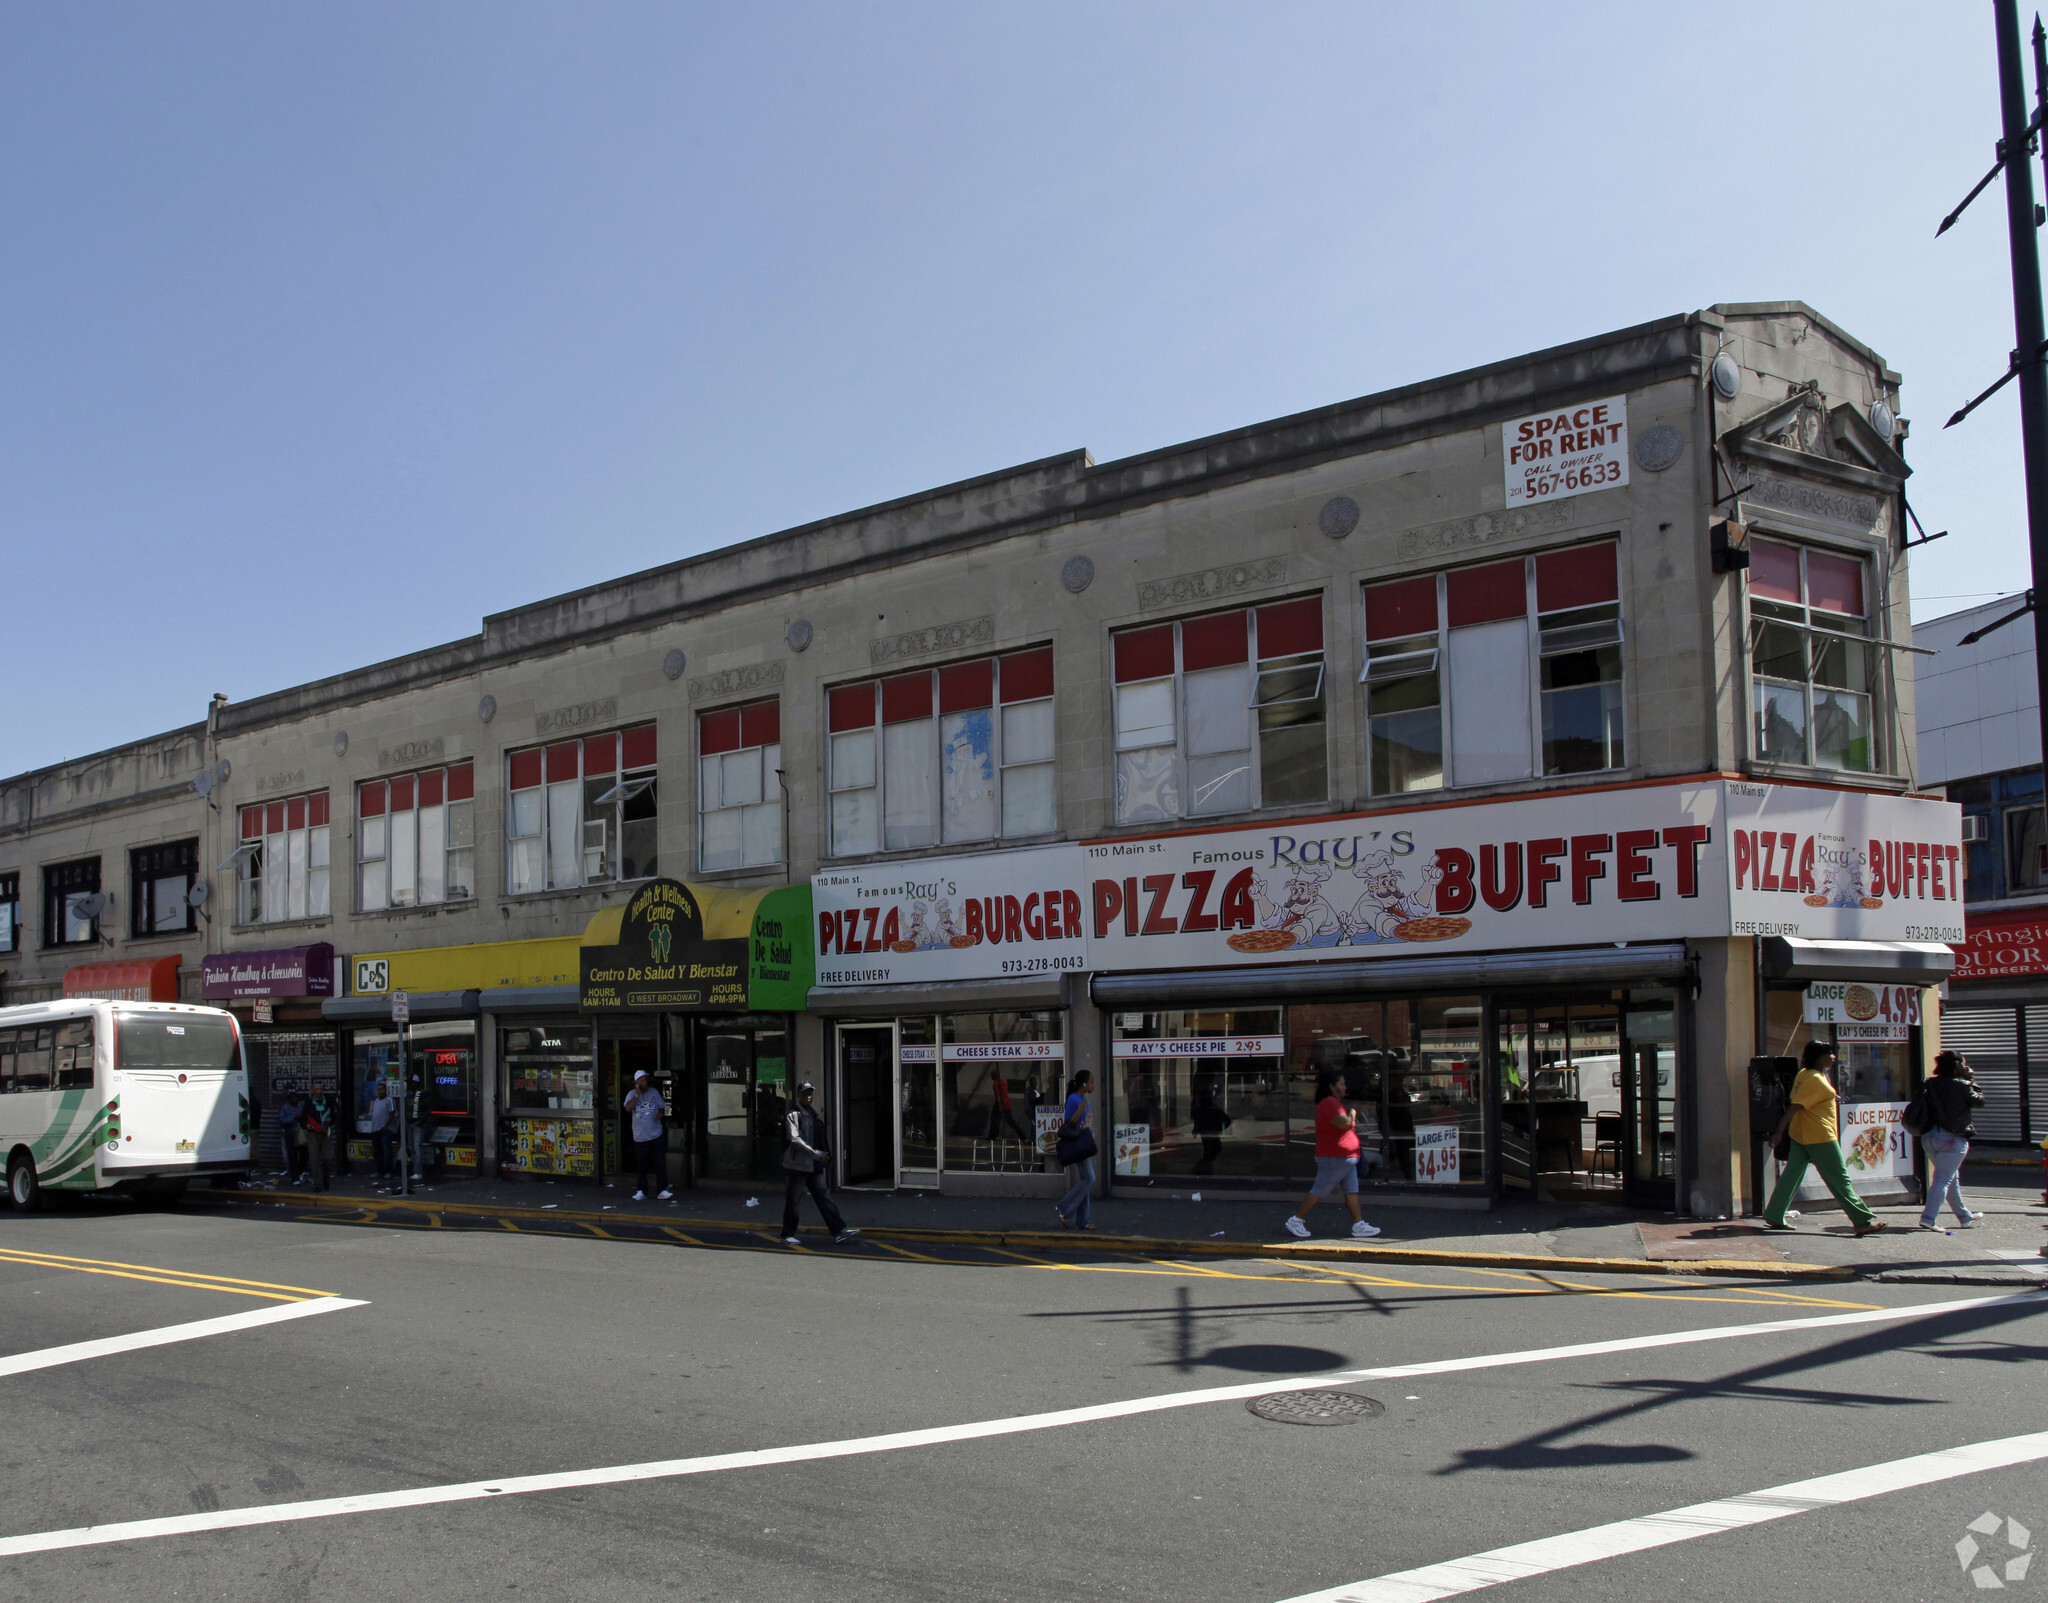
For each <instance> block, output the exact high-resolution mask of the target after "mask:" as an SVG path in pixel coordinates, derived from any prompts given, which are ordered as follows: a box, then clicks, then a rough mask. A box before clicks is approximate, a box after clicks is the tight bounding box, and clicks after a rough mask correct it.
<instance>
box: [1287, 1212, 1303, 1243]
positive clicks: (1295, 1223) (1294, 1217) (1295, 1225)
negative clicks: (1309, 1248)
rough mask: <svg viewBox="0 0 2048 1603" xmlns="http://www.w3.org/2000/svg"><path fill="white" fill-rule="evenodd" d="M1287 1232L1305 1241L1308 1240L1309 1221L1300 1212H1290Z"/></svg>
mask: <svg viewBox="0 0 2048 1603" xmlns="http://www.w3.org/2000/svg"><path fill="white" fill-rule="evenodd" d="M1287 1233H1288V1234H1289V1235H1290V1236H1299V1237H1300V1238H1301V1239H1302V1240H1303V1241H1306V1240H1308V1221H1307V1220H1306V1219H1304V1218H1302V1216H1301V1215H1300V1214H1298V1213H1290V1214H1289V1215H1288V1216H1287Z"/></svg>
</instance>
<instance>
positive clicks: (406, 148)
mask: <svg viewBox="0 0 2048 1603" xmlns="http://www.w3.org/2000/svg"><path fill="white" fill-rule="evenodd" d="M1996 135H1997V128H1996V83H1995V67H1994V56H1993V45H1992V35H1991V8H1990V6H1989V5H1988V4H1971V5H1943V6H1929V5H1924V4H1913V5H1881V4H1874V3H1871V0H1860V3H1857V4H1840V5H1828V4H1808V5H1797V6H1783V5H1770V6H1766V5H1762V4H1755V5H1747V4H1719V5H1691V6H1688V5H1682V4H1676V3H1669V4H1663V5H1657V6H1645V5H1641V4H1613V5H1602V4H1570V3H1563V0H1558V3H1551V4H1546V5H1543V6H1525V5H1506V4H1500V5H1481V4H1464V5H1452V4H1446V5H1432V6H1421V7H1418V6H1413V5H1406V4H1402V5H1393V4H1386V5H1376V4H1365V3H1357V4H1349V5H1324V4H1311V3H1297V4H1288V5H1270V4H1269V5H1256V6H1254V5H1241V6H1220V5H1207V4H1190V3H1180V4H1171V5H1168V4H1163V3H1162V4H1145V5H1132V4H1119V3H1114V0H1090V3H1087V4H1076V5H1067V4H1039V5H1031V6H1022V5H1001V4H982V5H957V4H954V5H929V6H921V5H892V4H867V5H859V6H848V5H843V4H835V5H806V4H780V5H768V6H746V7H743V6H731V5H701V6H690V5H680V4H673V5H611V6H597V5H573V6H572V5H561V6H553V7H538V6H521V5H515V4H510V3H505V0H494V3H492V4H488V5H464V4H450V3H438V4H405V5H395V4H394V5H380V4H364V3H357V4H349V5H345V6H344V5H319V4H309V3H299V4H293V5H289V6H277V5H267V4H240V5H219V4H203V3H189V0H188V3H181V4H179V5H175V6H172V5H162V4H149V5H142V4H94V3H89V0H88V3H80V4H67V5H46V6H34V5H27V4H16V5H13V6H10V7H7V8H5V9H0V208H4V216H5V217H6V219H7V222H6V226H5V227H4V228H0V563H4V567H0V572H4V573H5V574H6V575H7V577H8V579H9V580H10V581H11V582H10V583H9V584H8V587H7V588H8V593H9V596H10V600H11V603H12V604H11V606H10V608H9V614H10V618H9V632H10V634H11V635H12V637H13V645H14V651H13V654H12V655H13V663H14V666H13V670H12V671H13V676H14V683H15V686H16V691H15V694H13V695H11V696H9V697H7V698H5V700H4V702H0V773H15V772H20V771H22V770H24V769H28V768H32V767H35V766H38V765H40V764H44V763H49V762H54V761H57V760H59V759H60V758H63V757H66V756H71V755H78V754H81V753H85V752H90V751H93V750H97V749H99V748H101V747H104V746H108V745H112V744H115V743H117V742H120V741H123V740H127V739H131V738H135V737H138V736H142V735H147V734H150V733H153V732H155V731H157V730H161V729H166V728H170V727H173V726H176V725H178V724H181V723H186V722H191V721H194V720H196V719H198V718H199V717H201V716H202V715H203V713H204V709H205V706H206V702H207V699H208V697H209V696H210V695H211V693H212V692H214V691H216V690H219V691H224V692H226V693H227V694H228V695H229V696H230V697H232V698H235V699H241V698H243V697H247V696H252V695H257V694H260V693H262V692H264V691H267V690H271V689H275V688H278V687H280V686H285V685H290V684H296V683H299V682H302V681H304V680H308V679H314V678H318V677H320V676H322V675H325V674H329V673H333V672H337V671H339V670H342V669H345V668H349V667H352V666H356V665H360V664H364V663H369V662H375V661H378V660H380V659H383V658H386V657H390V656H395V655H397V654H399V653H402V652H406V651H411V650H415V649H418V648H420V647H424V646H429V645H433V644H437V643H440V642H442V641H446V640H451V639H455V638H458V637H461V636H464V635H468V634H472V633H474V632H475V631H476V629H477V627H478V622H479V620H480V618H481V617H482V616H483V615H484V614H486V613H488V612H492V611H496V610H499V609H502V608H506V607H511V606H515V605H518V604H520V603H522V602H526V601H531V600H535V599H538V598H540V597H543V596H546V595H549V594H553V593H555V592H558V591H562V590H567V589H571V588H574V587H576V586H579V585H583V584H588V583H591V582H593V581H596V580H599V579H603V578H606V577H609V576H612V575H616V574H621V573H627V572H631V571H633V570H635V569H639V568H644V567H648V566H652V565H654V564H657V563H661V562H666V561H671V560H674V559H676V558H679V557H683V556H687V555H690V554H692V553H695V552H700V551H705V550H709V549H713V548H715V547H717V546H720V545H724V544H728V543H730V542H732V541H736V540H742V539H749V538H752V537H754V536H757V535H761V534H766V533H769V532H772V531H774V530H776V529H779V528H784V527H788V526H790V525H793V524H797V523H802V522H805V521H807V520H809V519H813V518H818V517H823V516H827V515H830V514H832V513H835V512H840V511H844V510H847V509H850V508H854V507H858V506H862V505H865V504H868V503H871V502H874V501H880V500H884V499H887V498H890V497H893V496H898V495H903V494H908V493H911V492H914V491H916V490H919V489H922V488H926V487H928V486H932V485H936V484H942V483H946V482H949V481H951V480H955V479H960V478H964V477H967V476H970V475H972V474H976V473H982V472H987V471H990V470H993V469H996V468H1000V467H1003V466H1005V465H1008V464H1011V463H1016V462H1022V461H1027V460H1030V459H1032V458H1036V457H1040V456H1045V455H1049V454H1052V453H1054V452H1058V451H1064V450H1070V449H1073V448H1076V447H1080V446H1086V447H1088V448H1090V449H1091V450H1093V451H1094V452H1095V454H1096V456H1097V457H1098V458H1101V459H1105V460H1106V459H1109V458H1112V457H1116V456H1121V455H1126V454H1128V453H1131V452H1134V451H1140V450H1145V449H1149V448H1151V447H1154V446H1159V445H1165V444H1169V443H1172V442H1174V441H1176V440H1182V439H1187V438H1191V437H1194V436H1198V435H1201V434H1205V433H1209V432H1212V431H1215V430H1219V429H1224V428H1230V427H1235V426H1237V425H1239V424H1243V423H1248V422H1253V421H1257V420H1259V419H1261V418H1266V417H1273V416H1278V415H1282V414H1285V413H1288V412H1294V411H1299V410H1302V409H1305V408H1308V407H1313V406H1319V405H1323V404H1325V403H1328V402H1331V401H1338V400H1343V399H1346V398H1348V397H1352V396H1356V395H1362V394H1367V393H1370V392H1372V391H1375V390H1380V389H1385V388H1388V387H1391V386H1394V385H1398V384H1404V383H1409V382H1412V381H1415V380H1418V379H1424V378H1428V377H1430V376H1432V375H1435V374H1440V373H1447V372H1452V371H1455V370H1457V369H1460V368H1464V367H1468V366H1472V365H1475V364H1479V363H1483V362H1489V361H1495V360H1499V359H1502V358H1505V357H1508V356H1512V355H1514V354H1516V353H1518V352H1522V351H1527V350H1533V349H1537V348H1540V347H1542V346H1545V345H1551V344H1556V343H1559V342H1562V341H1566V340H1571V339H1576V338H1580V337H1582V336H1585V335H1589V334H1593V333H1597V332H1600V331H1602V330H1605V329H1611V328H1618V327H1624V326H1626V325H1628V324H1631V323H1635V322H1640V321H1642V320H1644V319H1647V318H1651V317H1656V316H1660V315H1663V314H1666V313H1671V312H1680V311H1687V310H1691V309H1693V308H1696V307H1699V306H1703V305H1708V304H1711V303H1713V302H1715V301H1731V300H1763V299H1787V298H1797V299H1803V300H1806V301H1809V302H1811V303H1812V304H1813V305H1814V306H1816V307H1817V308H1819V309H1820V310H1821V311H1823V312H1824V313H1826V314H1827V315H1828V316H1830V317H1832V318H1833V319H1835V320H1836V321H1837V322H1839V323H1841V324H1843V325H1844V326H1845V327H1847V328H1848V329H1849V330H1851V331H1852V332H1853V333H1855V334H1857V335H1858V336H1859V337H1861V338H1863V339H1864V340H1866V341H1867V342H1868V343H1870V344H1871V345H1873V346H1875V347H1876V348H1877V349H1878V350H1879V351H1880V352H1882V353H1883V354H1884V355H1885V357H1886V358H1887V359H1888V360H1889V361H1890V362H1891V363H1892V365H1893V366H1894V367H1896V368H1898V369H1899V370H1901V371H1902V372H1903V373H1904V374H1905V376H1906V388H1905V393H1904V405H1903V410H1904V412H1905V414H1906V415H1907V416H1909V417H1910V418H1912V419H1913V420H1914V425H1915V426H1914V430H1913V437H1912V439H1911V441H1910V443H1909V445H1908V447H1907V449H1908V454H1909V456H1910V458H1911V460H1912V461H1913V463H1914V465H1915V467H1916V469H1917V475H1916V477H1915V480H1914V504H1915V506H1916V508H1917V509H1918V510H1919V511H1920V513H1921V516H1922V517H1923V518H1925V519H1926V520H1928V526H1929V527H1930V528H1950V529H1953V530H1954V531H1956V532H1955V533H1954V534H1953V535H1952V536H1951V537H1950V538H1949V539H1947V540H1944V541H1942V542H1940V543H1939V544H1937V545H1934V546H1930V547H1928V548H1927V549H1926V551H1924V552H1922V553H1920V555H1919V559H1918V560H1917V562H1916V564H1915V572H1914V580H1913V582H1914V587H1915V590H1916V593H1917V595H1918V596H1919V597H1921V598H1924V599H1921V600H1920V601H1919V602H1918V607H1917V610H1918V612H1919V614H1920V615H1921V616H1933V615H1937V614H1939V613H1942V612H1946V611H1953V610H1956V609H1958V608H1960V607H1964V606H1968V605H1972V604H1973V603H1974V602H1975V601H1976V600H1978V599H1984V598H1986V597H1987V596H1988V594H1989V593H1991V592H1996V591H1999V590H2007V589H2013V588H2019V587H2023V586H2024V584H2025V582H2026V581H2025V578H2024V574H2025V571H2026V567H2025V564H2026V554H2025V553H2026V541H2025V517H2024V510H2025V509H2024V500H2023V494H2022V486H2021V480H2020V471H2019V461H2018V454H2017V453H2018V419H2017V407H2016V403H2014V402H2013V401H2012V399H2011V398H2010V395H2009V394H2008V395H2007V396H2006V397H2002V398H2001V399H2000V400H1998V401H1995V402H1993V403H1992V404H1991V405H1990V406H1988V407H1986V408H1985V409H1984V411H1983V412H1982V413H1980V414H1979V415H1978V417H1977V418H1975V419H1973V420H1972V421H1971V422H1970V423H1969V424H1967V425H1965V426H1964V427H1962V428H1960V429H1955V430H1950V431H1948V432H1947V433H1946V434H1944V433H1943V431H1942V430H1941V427H1940V425H1941V422H1942V420H1943V419H1944V418H1945V417H1946V416H1947V415H1948V413H1949V412H1950V411H1951V410H1953V409H1954V407H1955V406H1956V405H1958V404H1959V403H1960V402H1961V401H1963V400H1965V399H1967V398H1968V397H1969V396H1970V395H1971V394H1973V393H1974V392H1975V391H1976V390H1977V389H1979V388H1980V387H1981V386H1982V385H1983V384H1984V383H1986V382H1988V381H1989V380H1990V379H1991V378H1993V377H1995V376H1996V375H1997V373H1998V371H1999V370H2000V368H2001V366H2002V365H2003V362H2004V359H2005V353H2006V351H2007V350H2008V349H2009V348H2010V347H2011V344H2012V313H2011V292H2010V288H2009V284H2008V279H2007V272H2006V255H2005V238H2004V214H2003V208H2002V203H2001V199H2000V197H1999V196H1998V195H1997V194H1996V193H1993V194H1990V195H1987V197H1986V198H1985V200H1984V201H1982V202H1980V203H1979V204H1978V206H1976V207H1975V208H1973V209H1972V212H1971V213H1970V215H1969V217H1968V218H1967V219H1966V221H1965V222H1964V223H1963V224H1962V225H1961V226H1959V227H1958V228H1957V229H1955V230H1954V231H1952V232H1951V234H1950V235H1949V236H1948V237H1946V238H1944V239H1942V240H1941V241H1939V242H1936V241H1935V240H1934V239H1933V229H1934V225H1935V223H1936V222H1937V221H1938V220H1939V219H1940V217H1941V215H1942V214H1943V213H1944V212H1946V211H1947V210H1948V209H1949V207H1950V206H1951V205H1952V204H1954V202H1955V201H1956V200H1957V199H1959V198H1960V197H1961V195H1962V193H1963V192H1964V191H1965V190H1966V189H1967V188H1968V187H1969V185H1970V184H1971V183H1973V182H1974V181H1975V180H1976V178H1977V177H1978V176H1979V174H1980V173H1981V172H1982V171H1983V170H1984V168H1985V167H1986V166H1988V165H1989V162H1990V158H1991V147H1992V143H1993V141H1994V139H1995V138H1996Z"/></svg>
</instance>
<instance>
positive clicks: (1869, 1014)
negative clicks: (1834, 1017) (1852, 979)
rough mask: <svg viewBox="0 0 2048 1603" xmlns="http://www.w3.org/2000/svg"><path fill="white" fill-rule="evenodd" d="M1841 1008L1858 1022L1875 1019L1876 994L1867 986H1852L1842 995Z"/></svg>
mask: <svg viewBox="0 0 2048 1603" xmlns="http://www.w3.org/2000/svg"><path fill="white" fill-rule="evenodd" d="M1842 1006H1843V1008H1844V1009H1845V1010H1846V1011H1847V1012H1848V1015H1849V1017H1850V1018H1852V1019H1856V1020H1858V1021H1861V1020H1864V1019H1874V1018H1876V1017H1877V992H1875V991H1873V990H1872V989H1871V988H1870V987H1869V986H1867V985H1852V986H1850V987H1849V989H1848V990H1847V991H1845V992H1843V993H1842Z"/></svg>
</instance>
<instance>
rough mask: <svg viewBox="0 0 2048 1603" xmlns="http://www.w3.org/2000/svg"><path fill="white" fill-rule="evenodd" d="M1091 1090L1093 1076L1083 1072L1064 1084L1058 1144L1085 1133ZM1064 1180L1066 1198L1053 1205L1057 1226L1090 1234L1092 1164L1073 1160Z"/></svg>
mask: <svg viewBox="0 0 2048 1603" xmlns="http://www.w3.org/2000/svg"><path fill="white" fill-rule="evenodd" d="M1094 1086H1095V1076H1094V1075H1093V1074H1091V1073H1090V1072H1089V1071H1088V1070H1086V1069H1083V1070H1082V1071H1081V1072H1080V1073H1079V1074H1077V1075H1075V1076H1074V1077H1073V1078H1072V1079H1071V1080H1069V1081H1068V1082H1067V1111H1066V1123H1065V1125H1064V1126H1062V1128H1061V1130H1060V1137H1061V1139H1062V1140H1065V1139H1067V1138H1068V1137H1071V1136H1077V1135H1079V1134H1080V1133H1081V1132H1082V1131H1084V1130H1087V1129H1089V1127H1090V1126H1089V1120H1090V1118H1091V1117H1092V1115H1091V1114H1090V1113H1089V1110H1088V1094H1089V1092H1090V1091H1092V1090H1093V1089H1094ZM1067 1178H1068V1179H1069V1180H1070V1181H1072V1182H1073V1183H1072V1184H1071V1185H1069V1186H1068V1187H1067V1194H1066V1195H1065V1196H1064V1197H1061V1198H1060V1200H1059V1201H1058V1202H1057V1203H1055V1204H1054V1205H1053V1206H1054V1207H1056V1208H1057V1209H1058V1210H1059V1215H1060V1223H1061V1224H1064V1225H1072V1226H1073V1227H1074V1228H1075V1229H1076V1230H1093V1229H1094V1228H1095V1224H1094V1219H1093V1215H1092V1213H1091V1211H1090V1202H1091V1200H1092V1199H1093V1197H1094V1194H1095V1160H1094V1159H1093V1158H1077V1159H1076V1160H1075V1161H1074V1162H1072V1163H1070V1164H1068V1165H1067Z"/></svg>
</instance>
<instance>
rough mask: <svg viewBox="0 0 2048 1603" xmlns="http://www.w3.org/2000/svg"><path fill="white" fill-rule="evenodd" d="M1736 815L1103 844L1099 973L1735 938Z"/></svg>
mask: <svg viewBox="0 0 2048 1603" xmlns="http://www.w3.org/2000/svg"><path fill="white" fill-rule="evenodd" d="M1721 817H1722V793H1721V786H1720V784H1719V783H1718V782H1708V783H1703V784H1692V785H1653V786H1640V787H1635V788H1627V789H1621V788H1617V789H1614V790H1606V791H1595V792H1588V793H1581V794H1578V795H1573V796H1568V797H1566V796H1559V797H1542V798H1536V799H1532V800H1529V801H1520V802H1506V803H1497V804H1484V805H1478V806H1470V807H1442V806H1439V807H1434V808H1429V809H1420V810H1417V811H1415V812H1410V813H1376V814H1371V815H1368V816H1364V817H1357V818H1335V819H1314V820H1304V821H1301V822H1300V823H1291V824H1288V825H1283V826H1278V827H1276V826H1271V825H1268V826H1265V827H1260V828H1241V829H1233V830H1218V831H1214V832H1199V833H1197V832H1189V833H1184V834H1175V835H1167V836H1157V837H1153V838H1150V839H1138V840H1131V839H1122V840H1113V841H1101V842H1094V843H1090V844H1088V845H1087V846H1085V847H1084V848H1083V849H1084V850H1085V852H1086V853H1087V863H1086V870H1085V871H1086V873H1087V876H1088V881H1087V887H1086V890H1085V892H1084V895H1083V901H1084V903H1085V910H1084V916H1085V919H1086V923H1087V933H1088V937H1089V941H1090V948H1089V951H1090V960H1091V966H1092V967H1095V968H1098V969H1105V970H1118V969H1146V968H1160V967H1181V966H1186V967H1198V966H1207V965H1216V964H1232V963H1273V962H1285V961H1288V960H1290V959H1307V960H1316V959H1328V958H1333V957H1375V958H1378V957H1386V958H1398V957H1404V956H1414V955H1427V954H1429V953H1433V952H1444V951H1459V950H1475V951H1476V950H1500V949H1503V948H1515V947H1521V946H1530V947H1536V946H1564V945H1571V944H1575V943H1587V944H1592V943H1605V942H1614V941H1629V940H1674V939H1678V938H1681V937H1684V936H1687V935H1712V934H1717V933H1718V934H1725V933H1727V924H1728V879H1727V867H1726V858H1725V855H1724V849H1723V844H1722V834H1723V831H1722V829H1721ZM819 961H820V963H821V964H822V963H823V961H824V959H823V957H822V955H821V957H820V959H819Z"/></svg>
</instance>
